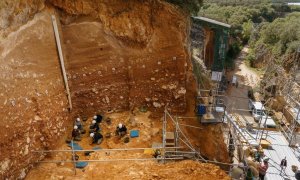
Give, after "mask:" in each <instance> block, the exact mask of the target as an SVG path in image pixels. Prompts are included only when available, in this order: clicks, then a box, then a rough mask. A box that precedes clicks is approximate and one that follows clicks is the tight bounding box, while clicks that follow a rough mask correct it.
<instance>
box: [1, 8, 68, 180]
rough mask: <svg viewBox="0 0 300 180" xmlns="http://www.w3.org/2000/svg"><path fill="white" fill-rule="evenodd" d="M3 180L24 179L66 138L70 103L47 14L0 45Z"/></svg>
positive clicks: (14, 33) (12, 34) (39, 15)
mask: <svg viewBox="0 0 300 180" xmlns="http://www.w3.org/2000/svg"><path fill="white" fill-rule="evenodd" d="M0 82H1V83H0V104H1V105H0V106H1V108H0V129H1V131H0V149H1V151H0V164H1V166H0V179H4V178H9V177H10V178H11V179H16V178H24V177H25V175H26V173H25V172H26V170H27V169H28V168H29V167H30V166H29V164H30V163H32V162H34V161H36V160H37V159H39V158H41V156H40V155H39V154H35V153H32V152H31V151H32V150H37V149H38V150H39V149H45V148H50V147H53V145H54V143H56V142H57V138H58V137H60V136H61V135H63V134H64V132H65V127H64V122H67V115H68V112H67V109H66V108H67V99H66V95H65V91H64V84H63V82H62V76H61V72H60V67H59V61H58V56H57V52H56V46H55V39H54V37H53V30H52V24H51V21H50V15H49V14H48V13H40V14H37V15H36V16H35V17H34V19H33V20H31V21H29V22H28V23H27V24H26V25H24V26H22V27H21V28H20V29H19V30H17V31H15V32H12V33H10V34H9V36H8V37H7V38H6V39H5V40H4V41H1V44H0Z"/></svg>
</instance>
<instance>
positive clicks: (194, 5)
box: [166, 0, 203, 15]
mask: <svg viewBox="0 0 300 180" xmlns="http://www.w3.org/2000/svg"><path fill="white" fill-rule="evenodd" d="M166 1H167V2H168V3H172V4H175V5H177V6H179V7H181V8H182V9H183V10H185V11H188V12H189V13H190V14H193V15H194V14H197V12H198V11H199V9H200V7H201V5H202V4H203V0H166Z"/></svg>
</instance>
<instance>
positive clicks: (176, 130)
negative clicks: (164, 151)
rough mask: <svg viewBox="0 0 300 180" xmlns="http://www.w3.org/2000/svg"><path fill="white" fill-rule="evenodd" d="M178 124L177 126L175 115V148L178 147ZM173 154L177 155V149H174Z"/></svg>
mask: <svg viewBox="0 0 300 180" xmlns="http://www.w3.org/2000/svg"><path fill="white" fill-rule="evenodd" d="M178 128H179V124H178V116H177V115H176V129H175V147H178V136H179V131H178ZM175 152H176V154H177V148H175Z"/></svg>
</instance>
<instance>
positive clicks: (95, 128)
mask: <svg viewBox="0 0 300 180" xmlns="http://www.w3.org/2000/svg"><path fill="white" fill-rule="evenodd" d="M98 131H100V127H99V125H98V124H97V123H96V121H95V120H93V121H92V125H91V126H90V133H92V132H98Z"/></svg>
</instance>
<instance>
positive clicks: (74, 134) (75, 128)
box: [72, 125, 81, 141]
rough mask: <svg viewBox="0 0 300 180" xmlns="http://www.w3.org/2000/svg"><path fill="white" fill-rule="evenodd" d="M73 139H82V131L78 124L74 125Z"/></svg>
mask: <svg viewBox="0 0 300 180" xmlns="http://www.w3.org/2000/svg"><path fill="white" fill-rule="evenodd" d="M72 139H73V140H74V141H80V140H81V137H80V131H79V129H78V126H76V125H75V126H74V128H73V131H72Z"/></svg>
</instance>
